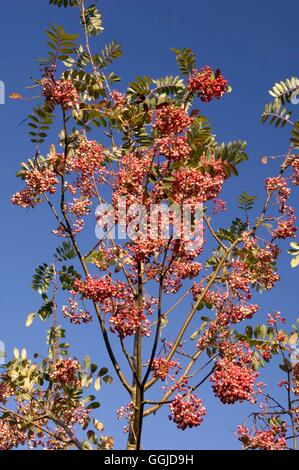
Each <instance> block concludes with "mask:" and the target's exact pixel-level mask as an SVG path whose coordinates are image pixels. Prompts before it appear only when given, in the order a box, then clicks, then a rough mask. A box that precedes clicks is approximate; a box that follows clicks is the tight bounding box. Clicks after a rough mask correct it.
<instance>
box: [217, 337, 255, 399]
mask: <svg viewBox="0 0 299 470" xmlns="http://www.w3.org/2000/svg"><path fill="white" fill-rule="evenodd" d="M223 348H224V349H223V353H222V354H223V355H222V357H221V358H220V359H219V360H218V362H217V364H216V367H215V370H214V372H213V374H212V375H211V378H210V381H211V382H212V383H213V391H214V394H215V395H216V396H217V397H218V398H219V399H220V400H221V402H222V403H225V404H233V403H235V402H237V401H239V402H243V401H249V402H254V399H253V393H254V385H255V380H256V378H257V377H258V373H257V372H256V371H255V370H254V368H253V366H252V352H251V350H250V348H249V346H248V345H247V344H246V343H236V344H224V345H223Z"/></svg>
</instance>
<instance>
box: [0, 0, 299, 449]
mask: <svg viewBox="0 0 299 470" xmlns="http://www.w3.org/2000/svg"><path fill="white" fill-rule="evenodd" d="M50 4H52V5H54V6H58V7H62V6H64V7H69V8H77V9H78V11H79V15H80V23H81V27H82V33H83V34H82V35H77V34H69V33H67V32H66V31H65V30H64V28H63V27H62V26H52V27H51V28H50V29H49V30H48V32H47V36H48V46H49V56H48V57H47V58H46V59H45V60H44V61H43V63H42V65H41V76H40V77H38V78H36V79H35V80H34V84H35V87H36V89H38V90H39V94H40V98H39V100H38V104H36V105H35V107H34V109H33V112H32V114H30V116H29V118H28V124H29V127H30V138H31V141H32V143H33V146H34V149H33V153H32V158H30V159H29V160H28V161H26V162H23V163H22V164H21V169H20V171H19V172H18V173H17V176H18V177H19V178H20V180H21V186H22V188H21V189H20V191H19V192H17V193H16V194H15V195H14V196H13V197H12V203H13V204H14V205H16V206H20V207H22V208H24V209H27V210H33V209H34V208H35V207H36V206H37V205H39V204H44V205H45V210H48V211H49V213H50V214H52V217H53V231H52V233H53V236H56V237H57V238H58V247H57V250H56V252H55V254H54V255H53V261H52V262H51V263H50V264H49V263H43V264H41V265H40V266H39V267H38V268H37V269H36V272H35V275H34V277H33V283H32V287H33V289H34V290H35V291H36V292H37V293H38V294H40V295H41V299H42V307H41V308H40V310H39V311H38V312H36V313H34V314H30V316H29V317H28V318H27V326H30V324H31V323H32V322H33V320H34V319H35V317H40V318H41V319H42V320H47V321H48V322H49V325H50V326H49V335H48V338H47V342H48V356H47V357H45V358H44V357H41V358H40V359H39V356H37V355H36V356H35V357H34V358H33V359H32V360H29V359H27V357H26V351H25V350H23V351H21V352H19V351H17V350H16V351H15V353H14V359H13V360H11V361H10V362H8V363H7V364H6V365H5V367H4V369H3V372H2V376H1V383H0V409H1V411H2V412H3V414H2V416H1V419H0V448H1V449H12V448H15V447H18V446H21V445H26V446H28V447H29V448H40V447H43V448H45V449H70V448H72V447H76V448H77V449H87V450H89V449H109V448H112V447H113V437H110V436H106V435H103V424H102V423H101V422H99V421H98V420H97V418H96V417H93V416H92V414H93V410H94V409H96V408H97V407H98V406H99V403H98V402H97V401H96V398H95V396H94V394H93V393H94V392H93V393H92V394H91V395H88V392H87V389H89V388H90V387H91V386H92V384H93V385H94V388H95V390H96V392H98V391H99V388H100V383H101V380H104V381H105V382H107V383H108V384H109V383H111V381H112V376H113V377H115V378H116V379H117V380H118V381H119V383H120V384H121V386H122V387H124V389H125V390H126V391H127V394H128V401H127V403H124V405H123V407H122V408H121V409H119V410H115V412H117V413H118V417H119V418H125V419H126V420H127V423H126V426H125V430H126V432H127V433H128V444H127V448H128V449H132V450H138V449H140V448H142V428H143V423H144V421H145V420H146V417H147V416H149V415H152V414H154V413H157V412H158V411H159V409H160V408H161V407H164V406H167V407H169V418H170V420H171V421H172V422H173V425H176V426H177V427H178V428H179V429H181V430H186V429H187V428H191V427H194V426H200V425H201V423H202V421H203V420H205V419H208V416H206V414H207V412H206V408H205V403H204V400H203V399H202V398H201V395H200V388H201V386H202V385H203V384H204V383H205V382H210V385H211V393H213V394H214V395H215V397H216V399H218V400H220V401H221V402H222V403H223V404H224V405H226V406H228V405H233V404H234V403H237V402H250V403H255V402H256V401H257V400H258V399H259V397H260V396H261V395H262V394H263V393H265V392H264V388H263V386H262V384H261V382H260V370H261V368H262V367H263V366H264V362H269V361H270V359H271V358H272V356H274V355H277V354H279V353H281V354H286V353H285V351H288V348H289V347H290V345H291V344H294V342H295V341H296V340H297V338H298V327H297V326H295V327H294V328H293V333H292V334H291V335H290V334H287V333H286V332H285V331H283V330H282V329H278V328H277V325H278V322H279V321H281V319H280V315H279V314H278V313H276V314H275V315H273V316H271V317H268V325H260V324H259V325H256V326H254V325H253V324H252V321H253V320H252V318H254V315H255V314H256V312H257V311H258V310H259V305H258V304H256V303H253V294H254V292H255V290H258V291H260V292H267V291H270V290H271V289H273V288H274V286H275V284H276V283H277V282H278V281H279V274H278V273H277V266H276V263H277V259H278V257H279V254H280V248H279V243H280V241H281V240H284V239H287V238H292V237H294V236H295V234H296V227H295V225H294V224H295V213H294V208H293V207H290V206H289V205H288V199H289V197H290V192H291V187H292V186H293V185H295V186H296V185H298V168H299V167H298V161H299V160H298V155H297V150H296V149H298V145H299V144H298V140H297V137H298V136H297V135H296V136H295V137H296V138H295V137H294V135H293V137H292V142H291V145H290V147H289V150H288V152H287V153H286V155H284V156H283V158H282V159H281V161H280V164H279V165H278V166H279V168H278V169H277V172H276V174H275V175H274V176H270V177H269V178H267V180H266V182H265V187H264V188H263V191H264V202H263V207H262V210H261V212H260V214H259V215H258V216H251V215H250V214H251V212H252V211H251V209H252V207H253V205H254V202H255V197H254V196H251V195H248V194H247V193H243V194H241V195H240V196H239V197H238V201H239V208H240V212H239V213H238V214H237V215H236V218H235V219H234V220H232V221H231V222H230V223H228V224H227V226H224V227H219V223H218V222H217V216H218V215H219V213H220V212H224V211H225V210H226V203H225V202H224V201H223V200H222V199H221V193H222V189H223V187H224V186H225V185H228V184H229V180H230V179H232V178H235V177H236V176H237V175H238V171H237V167H238V165H239V164H240V163H242V162H244V161H246V160H247V159H248V157H247V154H246V142H243V141H235V142H229V143H219V142H217V140H216V136H215V134H214V133H213V130H212V128H211V126H210V124H209V121H208V119H207V118H206V117H205V116H204V115H203V114H202V113H201V111H199V110H198V109H197V106H198V105H200V103H201V102H210V101H211V100H219V99H222V98H223V97H224V96H225V95H227V94H229V93H230V92H231V91H232V90H231V88H230V86H229V83H228V80H227V79H226V78H224V77H223V75H222V73H221V71H220V70H219V69H214V68H211V67H210V66H207V65H197V62H196V56H195V54H194V52H193V51H192V50H191V49H181V50H179V49H173V51H172V52H173V53H174V57H175V58H176V60H177V64H178V68H179V75H178V76H175V77H174V76H165V77H163V78H159V79H152V78H150V77H148V76H143V77H137V78H136V79H135V81H132V82H131V83H129V84H128V86H127V87H124V86H121V85H120V84H119V82H120V77H118V76H117V75H116V74H115V73H114V72H113V71H111V65H112V63H113V61H114V60H115V59H117V58H119V57H120V56H121V55H122V52H121V48H120V45H119V44H118V43H117V42H112V43H111V44H108V45H107V46H105V47H104V48H103V49H102V50H101V51H97V50H96V51H94V50H93V37H95V36H99V35H100V34H102V32H103V25H102V19H101V14H100V12H99V10H98V9H97V7H96V6H95V5H91V6H87V5H86V2H85V1H84V0H66V1H63V0H50ZM296 83H297V82H296ZM296 86H297V87H298V84H297V85H296ZM225 99H229V97H228V96H227V97H225ZM280 99H281V100H282V98H281V96H280ZM276 106H277V104H276ZM276 114H277V113H276ZM266 115H267V116H272V119H273V109H270V108H269V109H268V110H266V114H265V115H264V118H265V119H266ZM276 118H277V116H276ZM276 118H275V119H276ZM278 119H279V123H284V122H285V121H284V120H283V119H286V120H289V114H286V113H284V114H283V115H281V116H280V117H279V118H278ZM54 122H55V123H56V124H57V123H58V124H59V126H60V129H61V130H60V132H59V135H58V138H57V141H56V142H52V141H49V140H48V139H47V137H48V131H49V129H50V127H51V126H52V124H53V123H54ZM297 127H298V126H297ZM297 127H296V124H295V130H294V132H297V131H296V129H297ZM236 196H237V195H236ZM166 213H167V217H166V216H165V214H166ZM94 214H96V217H95V216H94ZM186 214H187V215H188V216H189V217H185V216H186ZM91 217H95V223H96V234H97V237H98V239H97V238H96V237H94V238H90V239H89V245H88V246H87V244H86V237H82V233H84V230H85V222H86V220H87V219H88V218H91ZM123 226H125V228H126V233H125V234H123V233H119V230H117V229H119V227H123ZM116 232H118V233H117V234H116ZM190 234H191V236H190ZM207 240H209V241H210V242H213V243H214V248H213V249H212V251H210V250H208V248H207ZM293 249H294V245H293ZM63 297H64V298H65V301H64V302H63V303H62V304H61V299H62V298H63ZM165 299H167V304H169V302H172V305H171V307H169V308H166V307H165V304H166V301H165ZM186 305H189V309H187V308H186ZM265 314H267V312H265ZM67 322H70V323H72V324H76V325H78V328H82V338H83V337H84V323H88V322H93V325H94V329H95V331H99V333H100V334H101V342H103V343H104V345H105V347H106V350H107V353H108V356H109V358H110V365H109V369H110V372H109V373H108V370H107V368H106V367H102V368H99V369H98V367H97V366H96V365H95V364H93V363H91V361H90V359H89V357H86V359H85V361H84V364H80V362H79V361H78V359H77V358H76V357H73V356H72V355H71V353H70V350H69V345H68V344H67V343H66V342H65V341H64V340H63V338H64V337H65V335H66V331H65V329H66V327H65V326H63V327H61V326H60V324H61V323H62V324H63V325H66V324H67ZM294 335H295V336H294ZM296 335H297V336H296ZM115 338H117V341H118V343H117V344H118V346H115V344H116V343H115ZM85 341H86V342H88V338H85ZM290 364H291V363H290ZM286 367H288V370H287V373H288V376H289V379H291V377H292V379H293V380H294V381H295V383H297V382H296V381H298V374H297V368H296V367H295V366H294V365H293V364H291V365H289V366H286ZM296 374H297V375H296ZM287 385H288V390H290V382H288V384H287ZM110 386H111V387H112V386H113V385H110ZM282 386H286V384H283V385H282ZM157 396H159V399H157V398H156V397H157ZM291 408H292V404H291ZM291 408H290V406H289V407H288V410H287V413H286V417H288V418H290V417H291V425H290V424H289V422H288V420H286V419H285V417H283V420H282V419H280V416H279V415H280V413H279V411H277V410H275V416H274V415H273V416H272V415H271V420H270V421H269V423H268V424H267V426H268V427H267V430H262V431H257V432H255V434H254V435H253V436H252V435H251V434H250V430H249V429H248V427H246V426H245V425H242V426H241V427H240V428H239V430H238V436H239V439H240V440H241V441H242V443H243V445H244V446H245V447H247V448H267V449H268V448H271V449H272V448H276V449H282V448H287V447H288V444H287V437H288V433H289V431H291V434H292V435H293V436H296V432H297V424H298V414H296V413H297V411H294V412H293V411H292V409H291ZM262 412H263V413H264V414H262V415H259V417H258V414H255V415H254V419H255V421H256V420H257V419H260V420H261V422H263V423H264V424H263V426H264V425H265V422H266V420H267V411H266V410H265V409H263V410H262ZM294 413H295V417H294V416H293V415H294ZM291 415H292V416H291ZM80 427H81V428H82V429H83V430H84V431H86V434H87V437H86V438H82V432H81V431H79V428H80ZM295 443H296V437H294V446H295Z"/></svg>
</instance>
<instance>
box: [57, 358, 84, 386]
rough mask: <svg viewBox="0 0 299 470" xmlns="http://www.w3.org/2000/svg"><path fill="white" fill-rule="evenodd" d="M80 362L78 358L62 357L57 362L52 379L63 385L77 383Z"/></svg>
mask: <svg viewBox="0 0 299 470" xmlns="http://www.w3.org/2000/svg"><path fill="white" fill-rule="evenodd" d="M79 370H80V364H79V362H78V361H77V360H76V359H71V358H68V359H60V360H59V361H57V363H56V364H55V368H54V371H53V372H52V373H51V379H52V380H53V381H54V382H58V383H59V384H61V385H63V386H64V385H77V384H78V371H79Z"/></svg>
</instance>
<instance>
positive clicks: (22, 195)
mask: <svg viewBox="0 0 299 470" xmlns="http://www.w3.org/2000/svg"><path fill="white" fill-rule="evenodd" d="M24 177H25V181H26V184H27V187H26V188H24V189H23V190H21V191H19V192H17V193H16V194H15V195H14V196H12V198H11V200H12V203H13V204H15V205H17V206H20V207H23V208H27V207H34V206H35V204H36V203H37V202H38V199H37V197H38V196H39V195H41V194H44V193H49V194H54V193H55V192H56V185H57V184H58V179H57V175H56V173H55V172H54V171H53V170H51V169H49V168H42V169H39V168H34V169H33V170H31V171H29V170H28V171H26V172H25V174H24Z"/></svg>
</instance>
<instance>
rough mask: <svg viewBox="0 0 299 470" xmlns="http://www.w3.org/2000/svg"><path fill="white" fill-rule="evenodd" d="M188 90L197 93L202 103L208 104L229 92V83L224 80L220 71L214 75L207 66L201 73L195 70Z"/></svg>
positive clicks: (190, 78)
mask: <svg viewBox="0 0 299 470" xmlns="http://www.w3.org/2000/svg"><path fill="white" fill-rule="evenodd" d="M188 89H189V90H190V91H191V92H192V93H197V94H198V95H199V97H200V99H201V101H204V102H208V101H211V100H212V99H213V98H216V99H219V98H221V96H222V95H224V93H226V92H227V90H228V81H227V80H225V79H224V78H223V76H222V75H221V72H220V70H219V69H218V70H216V72H215V73H214V72H213V70H212V69H211V67H209V66H208V65H207V66H205V67H202V69H201V70H200V71H198V70H196V69H195V70H193V73H192V75H190V77H189V80H188Z"/></svg>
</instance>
